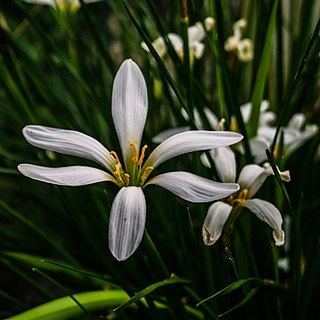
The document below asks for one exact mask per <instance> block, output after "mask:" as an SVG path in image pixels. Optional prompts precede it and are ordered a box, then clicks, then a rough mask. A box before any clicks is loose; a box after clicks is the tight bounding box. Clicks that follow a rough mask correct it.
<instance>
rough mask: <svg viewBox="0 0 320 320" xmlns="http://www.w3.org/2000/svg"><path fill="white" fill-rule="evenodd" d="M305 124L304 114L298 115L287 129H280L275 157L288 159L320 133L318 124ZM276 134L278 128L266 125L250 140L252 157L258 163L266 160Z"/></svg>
mask: <svg viewBox="0 0 320 320" xmlns="http://www.w3.org/2000/svg"><path fill="white" fill-rule="evenodd" d="M305 123H306V118H305V116H304V114H302V113H296V114H294V115H293V116H292V118H291V119H290V121H289V122H288V124H287V126H286V127H281V128H280V134H279V135H278V139H277V143H276V146H275V150H274V155H275V157H278V156H281V157H288V156H289V155H291V154H292V153H294V152H295V151H296V150H297V149H299V148H300V147H301V146H302V145H303V144H304V143H305V142H307V141H308V140H309V139H311V138H312V137H313V136H314V135H315V134H316V133H317V132H318V126H317V125H316V124H305ZM275 133H276V127H272V126H269V125H267V124H264V125H261V126H260V127H259V128H258V132H257V136H256V137H254V138H253V139H251V140H250V147H251V151H252V155H253V156H254V157H255V161H256V162H257V163H258V162H263V161H265V160H266V154H265V150H266V149H267V148H269V147H270V146H271V143H272V141H273V138H274V135H275ZM281 136H283V145H282V148H283V150H281V151H282V153H281V155H279V146H280V145H281V143H282V142H281Z"/></svg>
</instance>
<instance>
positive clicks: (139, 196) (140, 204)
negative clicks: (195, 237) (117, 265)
mask: <svg viewBox="0 0 320 320" xmlns="http://www.w3.org/2000/svg"><path fill="white" fill-rule="evenodd" d="M147 111H148V101H147V89H146V84H145V81H144V78H143V76H142V73H141V71H140V69H139V67H138V66H137V65H136V64H135V63H134V62H133V61H132V60H131V59H128V60H125V61H124V62H123V64H122V65H121V67H120V69H119V71H118V73H117V75H116V77H115V80H114V85H113V91H112V117H113V122H114V125H115V128H116V132H117V136H118V139H119V142H120V147H121V153H122V159H120V157H119V156H118V154H117V153H116V152H115V151H109V150H108V149H106V148H105V147H104V146H103V145H102V144H101V143H100V142H98V141H97V140H95V139H93V138H91V137H89V136H87V135H85V134H83V133H80V132H77V131H72V130H62V129H54V128H48V127H43V126H37V125H31V126H26V127H25V128H24V129H23V134H24V136H25V138H26V140H27V141H28V142H29V143H30V144H32V145H34V146H36V147H39V148H42V149H45V150H49V151H53V152H58V153H62V154H68V155H73V156H78V157H82V158H86V159H89V160H92V161H95V162H96V163H98V164H100V165H101V166H102V167H103V168H104V170H100V169H97V168H93V167H86V166H70V167H61V168H48V167H42V166H37V165H31V164H20V165H19V166H18V169H19V171H20V172H21V173H22V174H24V175H25V176H27V177H30V178H32V179H35V180H39V181H43V182H47V183H52V184H57V185H64V186H82V185H87V184H92V183H96V182H102V181H111V182H113V183H115V184H116V185H117V186H118V187H119V188H120V191H119V192H118V193H117V195H116V196H115V199H114V201H113V204H112V207H111V212H110V219H109V248H110V251H111V253H112V254H113V255H114V256H115V257H116V258H117V259H118V260H125V259H127V258H128V257H129V256H130V255H132V254H133V253H134V251H135V250H136V249H137V247H138V245H139V243H140V242H141V239H142V236H143V232H144V226H145V220H146V203H145V196H144V193H143V188H144V187H146V186H148V185H151V184H155V185H159V186H161V187H164V188H166V189H168V190H170V191H171V192H173V193H174V194H176V195H177V196H179V197H181V198H183V199H185V200H187V201H192V202H209V201H214V200H217V199H221V198H224V197H227V196H228V195H230V194H232V193H234V192H236V191H237V190H238V189H239V186H238V185H237V184H234V183H232V184H224V183H218V182H215V181H212V180H209V179H205V178H202V177H199V176H197V175H194V174H191V173H188V172H183V171H178V172H169V173H163V174H160V175H158V176H155V177H153V178H152V179H150V180H149V181H148V177H149V175H150V173H151V172H152V171H153V170H154V169H155V168H156V167H158V166H159V165H161V164H162V163H163V162H165V161H166V160H168V159H171V158H173V157H175V156H178V155H182V154H186V153H188V152H193V151H197V150H208V149H211V148H215V147H219V146H227V145H230V144H233V143H236V142H238V141H239V140H241V139H242V136H241V135H240V134H237V133H233V132H210V131H188V132H183V133H180V134H177V135H174V136H172V137H170V138H169V139H167V140H165V141H164V142H163V143H161V144H160V145H159V146H158V147H157V148H155V149H154V150H153V152H151V154H150V155H149V157H147V159H146V160H144V159H145V153H146V148H147V146H146V145H145V146H144V147H142V148H141V145H140V144H141V137H142V133H143V129H144V126H145V121H146V116H147Z"/></svg>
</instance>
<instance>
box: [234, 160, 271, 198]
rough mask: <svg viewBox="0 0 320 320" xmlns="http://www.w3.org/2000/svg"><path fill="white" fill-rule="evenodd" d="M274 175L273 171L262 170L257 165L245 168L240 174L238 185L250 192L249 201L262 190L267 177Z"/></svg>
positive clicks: (249, 165)
mask: <svg viewBox="0 0 320 320" xmlns="http://www.w3.org/2000/svg"><path fill="white" fill-rule="evenodd" d="M272 174H274V173H273V171H272V170H268V169H265V168H262V167H260V166H258V165H257V164H248V165H246V166H244V167H243V168H242V170H241V172H240V175H239V179H238V183H239V184H240V187H241V190H244V189H247V190H248V194H247V199H250V198H252V197H253V196H254V195H255V194H256V193H257V191H258V190H259V189H260V188H261V186H262V185H263V183H264V182H265V180H266V179H267V177H268V176H270V175H272Z"/></svg>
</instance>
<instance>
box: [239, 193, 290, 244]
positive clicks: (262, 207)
mask: <svg viewBox="0 0 320 320" xmlns="http://www.w3.org/2000/svg"><path fill="white" fill-rule="evenodd" d="M242 206H243V207H246V208H248V209H249V210H250V211H251V212H253V213H254V214H255V215H256V216H257V217H258V218H259V219H260V220H262V221H264V222H266V223H267V224H268V225H269V226H270V227H271V228H272V229H273V238H274V240H275V244H276V246H282V245H283V244H284V231H283V230H282V229H281V226H282V217H281V213H280V212H279V210H278V209H277V208H276V207H275V206H274V205H273V204H271V203H270V202H268V201H264V200H260V199H251V200H248V201H245V202H244V203H243V204H242Z"/></svg>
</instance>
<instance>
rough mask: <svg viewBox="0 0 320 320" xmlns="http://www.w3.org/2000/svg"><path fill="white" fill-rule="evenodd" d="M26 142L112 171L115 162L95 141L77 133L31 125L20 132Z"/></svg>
mask: <svg viewBox="0 0 320 320" xmlns="http://www.w3.org/2000/svg"><path fill="white" fill-rule="evenodd" d="M22 132H23V135H24V137H25V138H26V140H27V141H28V142H29V143H30V144H32V145H33V146H36V147H38V148H42V149H45V150H49V151H54V152H58V153H62V154H68V155H72V156H77V157H81V158H85V159H89V160H92V161H95V162H97V163H99V164H100V165H102V166H103V167H105V168H106V169H108V170H109V171H110V172H112V171H113V170H114V166H115V164H116V163H115V160H114V158H113V157H112V156H111V155H110V152H109V151H108V150H107V149H106V148H105V147H104V146H103V145H102V144H101V143H100V142H98V141H97V140H96V139H94V138H92V137H90V136H88V135H86V134H83V133H81V132H78V131H73V130H64V129H56V128H49V127H44V126H37V125H31V126H26V127H24V128H23V130H22Z"/></svg>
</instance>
